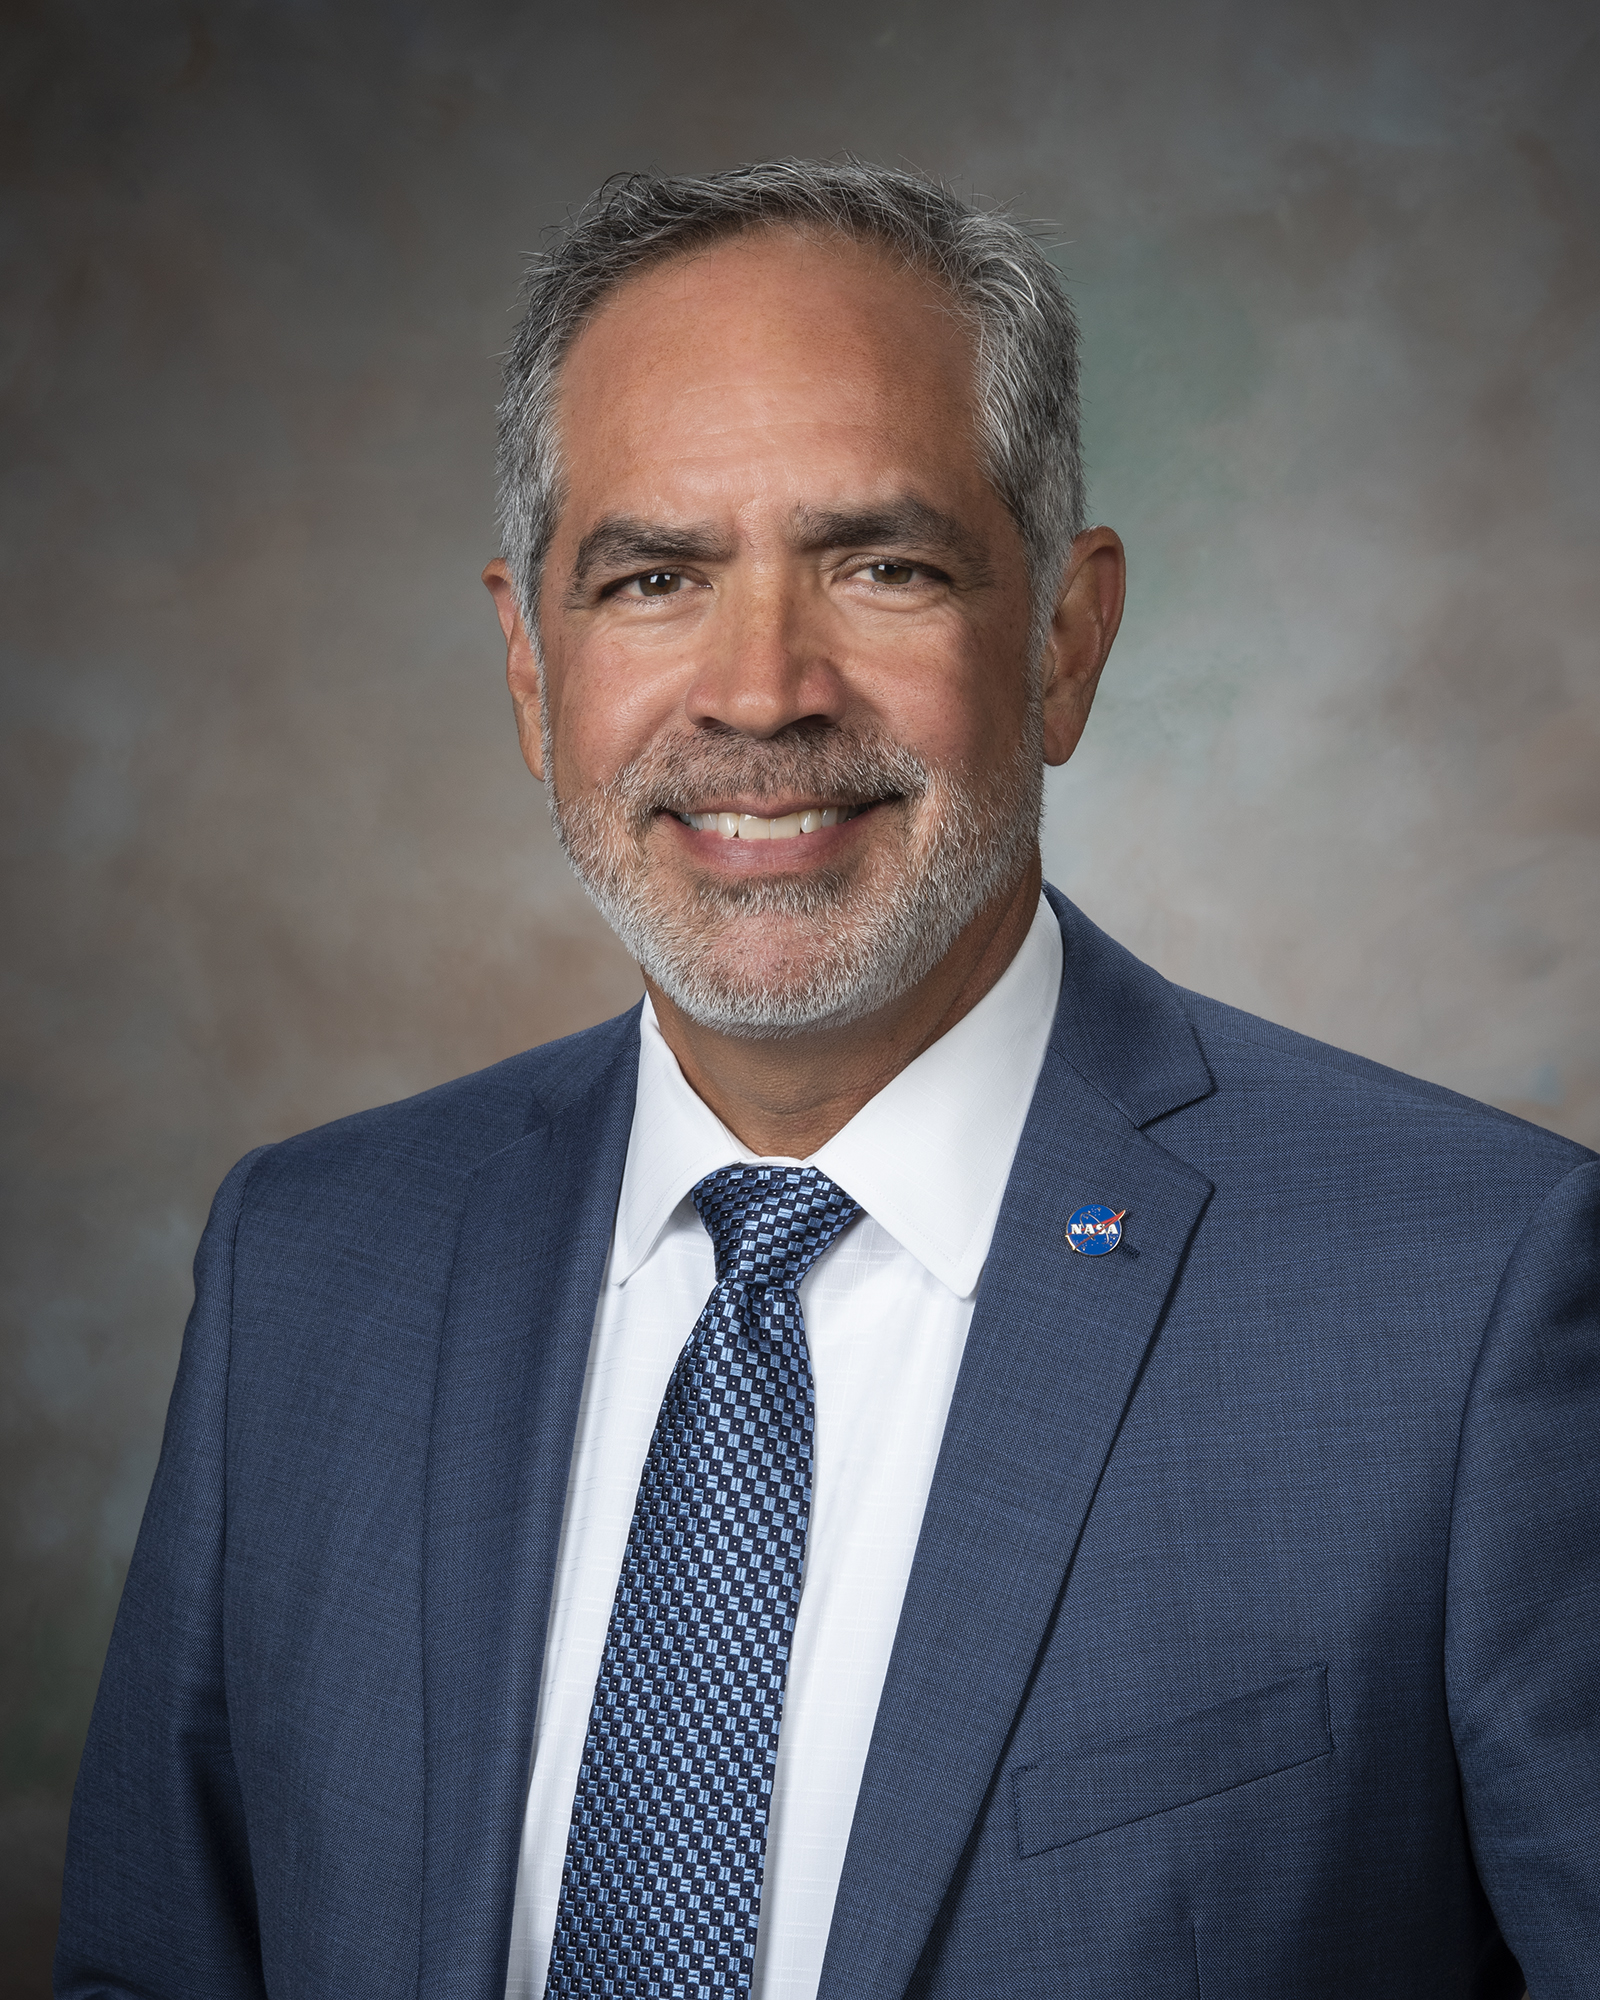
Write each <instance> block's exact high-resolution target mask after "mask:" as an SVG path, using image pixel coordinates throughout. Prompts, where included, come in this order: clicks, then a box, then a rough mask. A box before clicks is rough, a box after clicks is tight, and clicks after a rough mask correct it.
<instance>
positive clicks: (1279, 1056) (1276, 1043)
mask: <svg viewBox="0 0 1600 2000" xmlns="http://www.w3.org/2000/svg"><path fill="white" fill-rule="evenodd" d="M1172 991H1173V993H1174V994H1175V995H1176V997H1177V999H1178V1001H1179V1003H1180V1005H1181V1006H1182V1008H1183V1010H1184V1012H1185V1014H1186V1015H1187V1016H1188V1018H1189V1021H1190V1024H1191V1026H1192V1027H1193V1029H1194V1032H1195V1036H1196V1039H1197V1040H1198V1042H1199V1044H1200V1047H1201V1050H1202V1051H1203V1053H1204V1055H1205V1059H1206V1062H1207V1064H1208V1065H1209V1066H1210V1069H1211V1072H1212V1075H1213V1076H1214V1078H1215V1080H1216V1085H1217V1094H1218V1097H1219V1098H1221V1099H1223V1100H1227V1099H1229V1098H1232V1099H1234V1100H1235V1101H1237V1100H1238V1099H1239V1098H1240V1097H1241V1096H1242V1095H1253V1096H1255V1097H1257V1098H1258V1099H1264V1100H1266V1101H1267V1102H1268V1103H1270V1104H1272V1105H1273V1106H1274V1107H1275V1109H1276V1110H1277V1111H1278V1113H1279V1114H1280V1115H1293V1116H1294V1117H1296V1118H1297V1119H1301V1120H1305V1119H1310V1120H1311V1121H1312V1122H1313V1124H1315V1123H1317V1122H1322V1121H1323V1120H1331V1121H1334V1122H1337V1123H1339V1124H1341V1125H1346V1124H1349V1123H1350V1122H1352V1121H1354V1122H1357V1123H1367V1122H1368V1121H1372V1122H1375V1123H1381V1124H1382V1125H1383V1126H1384V1128H1385V1129H1386V1130H1387V1131H1388V1132H1389V1134H1390V1137H1391V1140H1392V1141H1395V1142H1398V1143H1401V1144H1402V1145H1403V1144H1404V1142H1405V1139H1406V1137H1407V1135H1408V1134H1409V1135H1411V1136H1412V1137H1413V1138H1414V1140H1415V1142H1416V1143H1417V1144H1418V1145H1420V1146H1430V1145H1434V1144H1437V1143H1439V1142H1441V1141H1443V1140H1444V1139H1445V1138H1447V1137H1448V1140H1449V1142H1450V1144H1451V1145H1452V1147H1454V1148H1455V1149H1457V1150H1458V1151H1465V1152H1468V1153H1474V1154H1492V1155H1494V1156H1496V1157H1498V1158H1500V1159H1503V1160H1505V1161H1507V1162H1508V1163H1510V1162H1518V1163H1520V1164H1521V1165H1523V1166H1524V1167H1525V1168H1527V1169H1529V1170H1534V1171H1539V1172H1541V1174H1543V1175H1548V1176H1550V1177H1552V1178H1559V1177H1560V1176H1561V1175H1563V1174H1565V1173H1568V1172H1570V1171H1571V1170H1572V1169H1573V1168H1574V1167H1578V1166H1582V1165H1583V1164H1584V1163H1585V1162H1587V1161H1590V1160H1593V1159H1594V1158H1595V1155H1594V1154H1593V1153H1592V1152H1591V1151H1590V1150H1589V1149H1588V1147H1586V1146H1582V1145H1579V1144H1578V1143H1577V1141H1576V1140H1572V1139H1566V1138H1563V1137H1562V1136H1561V1135H1560V1134H1559V1133H1555V1132H1551V1131H1548V1130H1546V1129H1545V1127H1543V1126H1541V1125H1534V1124H1530V1123H1529V1122H1528V1120H1527V1119H1524V1118H1517V1117H1515V1116H1513V1115H1512V1113H1510V1112H1509V1111H1500V1110H1497V1109H1496V1108H1495V1107H1494V1106H1493V1105H1489V1104H1483V1103H1480V1102H1479V1101H1478V1100H1477V1099H1476V1098H1472V1097H1465V1096H1463V1095H1462V1094H1461V1093H1460V1092H1459V1091H1455V1090H1448V1089H1446V1088H1445V1087H1444V1085H1442V1084H1437V1083H1427V1082H1424V1081H1423V1079H1422V1078H1421V1077H1416V1076H1410V1075H1408V1074H1407V1073H1406V1072H1405V1071H1403V1070H1397V1069H1390V1068H1388V1067H1387V1066H1386V1065H1385V1064H1383V1063H1380V1062H1374V1061H1372V1060H1371V1059H1370V1058H1369V1057H1367V1056H1358V1055H1353V1054H1352V1053H1351V1052H1350V1051H1349V1050H1348V1049H1340V1048H1335V1047H1334V1046H1333V1045H1332V1044H1331V1043H1328V1042H1319V1041H1317V1040H1315V1039H1314V1038H1313V1037H1312V1036H1310V1035H1302V1034H1299V1033H1297V1032H1296V1031H1295V1030H1294V1029H1292V1028H1284V1027H1280V1026H1279V1025H1278V1024H1277V1023H1276V1022H1272V1021H1266V1020H1263V1019H1261V1018H1260V1016H1258V1015H1255V1014H1247V1013H1245V1012H1244V1010H1243V1009H1242V1008H1238V1007H1230V1006H1228V1005H1227V1004H1226V1003H1225V1002H1223V1001H1221V1000H1213V999H1211V998H1209V997H1208V996H1207V995H1205V994H1203V993H1194V992H1191V991H1190V990H1189V989H1188V988H1186V987H1177V986H1175V987H1173V988H1172ZM1291 1107H1292V1114H1291Z"/></svg>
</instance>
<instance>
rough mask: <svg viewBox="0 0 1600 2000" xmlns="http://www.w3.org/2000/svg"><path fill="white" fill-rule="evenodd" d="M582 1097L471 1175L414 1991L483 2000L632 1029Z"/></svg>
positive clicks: (432, 1514) (449, 1323)
mask: <svg viewBox="0 0 1600 2000" xmlns="http://www.w3.org/2000/svg"><path fill="white" fill-rule="evenodd" d="M618 1028H619V1031H620V1032H619V1037H618V1050H617V1053H616V1055H615V1056H614V1057H613V1059H612V1060H611V1061H610V1063H609V1064H608V1065H607V1066H606V1067H605V1068H604V1069H603V1070H602V1072H601V1073H600V1075H599V1076H598V1077H597V1078H596V1080H595V1081H594V1082H593V1084H592V1085H591V1086H590V1087H589V1088H588V1089H586V1090H584V1091H583V1092H582V1093H581V1094H580V1095H579V1096H578V1097H577V1098H576V1099H575V1100H574V1101H573V1102H571V1103H569V1104H567V1105H566V1106H565V1107H563V1108H562V1109H561V1110H560V1111H559V1112H558V1113H557V1114H556V1115H555V1116H554V1117H553V1118H552V1119H551V1120H550V1122H549V1123H548V1124H547V1125H545V1126H544V1127H543V1128H542V1129H539V1130H537V1131H534V1132H532V1133H530V1134H529V1135H528V1137H526V1138H524V1139H522V1140H520V1141H519V1142H518V1143H517V1144H515V1145H513V1146H510V1147H508V1148H507V1149H506V1150H505V1151H504V1152H502V1153H499V1154H497V1155H496V1156H495V1157H494V1158H493V1159H491V1160H490V1161H488V1162H487V1163H486V1164H485V1165H484V1166H483V1167H482V1168H480V1169H479V1171H478V1173H477V1175H476V1176H475V1179H474V1184H473V1187H472V1189H471V1192H470V1194H469V1197H468V1200H467V1204H466V1208H465V1211H464V1214H463V1218H462V1225H461V1234H460V1239H459V1242H458V1244H457V1249H456V1260H455V1270H454V1276H453V1278H452V1283H451V1296H450V1304H449V1308H448V1310H447V1314H446V1320H445V1329H444V1336H443V1343H442V1348H441V1354H440V1362H439V1377H438V1386H437V1390H436V1392H435V1400H434V1415H433V1432H432V1442H431V1447H430V1454H429V1473H428V1519H427V1528H426V1547H425V1555H424V1579H423V1603H424V1619H423V1625H424V1629H423V1658H424V1676H425V1680H424V1686H425V1694H424V1729H425V1765H426V1793H427V1803H426V1816H425V1835H424V1849H425V1852H424V1876H423V1913H422V1947H421V1965H420V1975H419V1982H418V1984H419V1992H420V1994H421V1995H422V1996H425V2000H445V1996H450V2000H458V1996H459V2000H469V1996H470V2000H499V1996H500V1994H501V1993H502V1992H503V1987H504V1980H505V1956H506V1949H507V1945H508V1940H509V1935H510V1923H511V1905H512V1897H513V1891H514V1886H515V1882H516V1871H517V1852H518V1842H519V1838H520V1834H521V1828H522V1815H523V1811H524V1805H525V1800H526V1796H527V1785H528V1772H529V1763H530V1759H531V1756H532V1745H533V1727H534V1717H535V1710H536V1707H537V1703H538V1692H539V1677H540V1669H541V1665H542V1658H543V1648H544V1634H545V1627H546V1622H547V1619H548V1615H549V1605H550V1592H551V1587H552V1584H553V1581H554V1576H555V1563H556V1553H557V1549H558V1546H559V1542H560V1535H561V1518H562V1511H563V1507H564V1504H565V1499H566V1484H567V1472H568V1465H569V1461H570V1457H571V1451H572V1440H573V1435H574V1431H575V1428H576V1424H577V1416H578V1403H579V1397H580V1394H581V1391H582V1387H583V1377H584V1369H585V1366H586V1362H587V1357H588V1352H589V1342H590V1338H591V1335H592V1333H593V1328H594V1315H595V1307H596V1302H597V1300H598V1297H599V1293H600V1286H601V1283H602V1281H603V1278H604V1272H605V1260H606V1255H607V1249H608V1245H609V1243H610V1236H611V1226H612V1221H613V1218H614V1216H615V1212H616V1204H617V1194H618V1190H619V1188H620V1186H621V1182H622V1169H623V1164H624V1161H625V1159H626V1156H627V1148H628V1134H629V1130H630V1127H631V1123H632V1118H633V1103H634V1093H635V1087H636V1083H637V1075H638V1032H637V1019H636V1014H631V1015H628V1016H625V1017H624V1021H623V1022H620V1023H619V1024H618Z"/></svg>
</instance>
